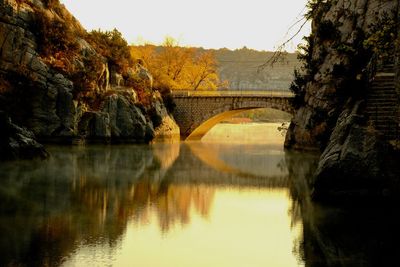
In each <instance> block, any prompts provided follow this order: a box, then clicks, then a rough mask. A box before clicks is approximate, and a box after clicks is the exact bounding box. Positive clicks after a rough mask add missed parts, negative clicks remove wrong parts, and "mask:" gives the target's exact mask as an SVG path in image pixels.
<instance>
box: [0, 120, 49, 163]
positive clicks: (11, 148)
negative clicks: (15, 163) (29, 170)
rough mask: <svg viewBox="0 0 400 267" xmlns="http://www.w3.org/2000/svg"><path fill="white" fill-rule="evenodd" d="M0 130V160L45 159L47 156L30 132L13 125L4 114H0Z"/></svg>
mask: <svg viewBox="0 0 400 267" xmlns="http://www.w3.org/2000/svg"><path fill="white" fill-rule="evenodd" d="M0 129H1V131H0V160H15V159H34V158H41V159H45V158H47V157H48V156H49V154H48V153H47V151H46V150H45V149H44V147H43V146H42V145H41V144H39V143H38V142H36V141H35V136H34V134H33V133H32V132H31V131H28V130H27V129H25V128H21V127H19V126H17V125H15V124H13V123H12V122H11V119H10V118H9V117H8V116H6V114H5V113H4V112H0Z"/></svg>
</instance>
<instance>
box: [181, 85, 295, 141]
mask: <svg viewBox="0 0 400 267" xmlns="http://www.w3.org/2000/svg"><path fill="white" fill-rule="evenodd" d="M292 98H293V96H292V95H291V94H282V93H280V94H279V95H272V94H271V93H270V92H268V95H264V94H258V95H245V96H244V95H242V94H240V95H234V94H229V95H223V94H221V95H219V94H204V95H194V96H193V95H184V94H179V95H175V96H174V100H175V103H176V108H175V111H174V117H175V120H176V122H177V124H178V125H179V127H180V129H181V137H182V139H184V140H200V139H201V138H202V137H203V136H204V135H205V134H206V133H207V132H208V131H209V130H210V129H211V128H212V127H214V126H215V125H216V124H217V123H219V122H221V121H222V120H224V119H227V118H229V117H232V116H233V115H235V114H237V113H241V112H243V111H247V110H252V109H258V108H272V109H278V110H281V111H284V112H287V113H290V114H293V112H294V110H293V106H292Z"/></svg>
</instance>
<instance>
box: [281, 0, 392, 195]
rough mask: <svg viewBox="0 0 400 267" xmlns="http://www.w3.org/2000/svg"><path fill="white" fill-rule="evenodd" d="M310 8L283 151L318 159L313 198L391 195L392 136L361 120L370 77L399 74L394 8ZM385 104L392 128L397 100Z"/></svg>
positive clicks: (336, 0)
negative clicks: (293, 112)
mask: <svg viewBox="0 0 400 267" xmlns="http://www.w3.org/2000/svg"><path fill="white" fill-rule="evenodd" d="M309 6H310V11H309V13H308V15H307V16H308V17H309V18H311V19H312V20H313V23H312V34H311V35H310V36H309V37H308V38H307V44H306V45H305V46H304V47H303V50H304V51H303V56H302V59H303V62H304V64H305V65H304V68H303V69H302V70H301V71H300V72H298V73H297V74H296V78H295V82H294V84H293V86H292V89H293V90H294V91H295V93H296V99H295V105H296V106H297V112H296V115H295V116H294V118H293V120H292V124H291V126H290V129H289V131H288V133H287V136H286V141H285V146H286V147H287V148H292V149H302V150H316V151H321V152H322V156H321V158H320V162H319V166H318V169H317V171H316V175H315V179H314V180H313V181H311V184H312V186H313V195H314V197H315V198H326V199H330V200H332V199H342V198H347V197H354V196H376V197H380V196H387V195H392V196H393V195H395V194H396V193H395V192H396V191H398V189H399V187H398V179H397V178H396V175H395V174H393V172H396V170H398V168H397V167H396V166H394V165H393V164H392V163H393V161H396V152H394V151H393V148H392V146H391V142H392V141H394V140H396V139H397V136H392V138H391V139H388V138H385V133H383V132H382V131H381V130H380V128H379V127H378V126H379V125H377V123H376V122H374V121H373V120H372V119H371V116H370V114H369V113H368V110H370V107H368V106H369V105H370V102H369V100H368V99H369V98H371V97H370V96H371V95H372V93H371V90H372V89H373V88H374V81H375V83H376V81H377V76H379V75H386V76H388V77H389V76H390V75H392V74H393V73H396V72H398V71H396V70H398V65H397V61H398V56H397V55H398V54H397V47H396V42H397V41H396V40H397V31H398V26H397V24H398V10H399V1H375V0H332V1H310V3H309ZM388 62H390V66H392V67H391V68H393V70H392V71H389V73H387V72H388V71H387V70H385V69H384V66H385V64H386V65H387V64H389V63H388ZM392 72H393V73H392ZM378 74H379V75H378ZM393 80H396V78H395V77H394V78H393ZM393 86H395V84H393ZM375 87H376V86H375ZM388 99H389V101H390V102H391V103H392V104H391V105H393V109H394V110H397V113H396V114H394V115H393V118H395V120H396V121H394V123H393V126H390V127H398V122H399V121H398V118H399V116H398V107H399V97H398V94H397V95H393V94H391V95H385V96H383V98H382V100H385V101H386V100H388ZM380 106H385V102H382V104H380ZM378 108H380V107H378ZM385 123H386V122H385ZM396 124H397V126H396ZM393 170H394V171H393Z"/></svg>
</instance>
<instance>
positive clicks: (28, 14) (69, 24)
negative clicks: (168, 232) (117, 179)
mask: <svg viewBox="0 0 400 267" xmlns="http://www.w3.org/2000/svg"><path fill="white" fill-rule="evenodd" d="M55 2H56V4H55V6H52V4H50V3H49V2H48V1H39V0H23V1H17V0H0V97H2V98H4V99H5V101H4V103H5V104H2V106H1V107H0V108H1V109H2V110H4V111H5V112H6V113H7V115H8V116H10V117H11V118H12V120H13V122H14V123H17V124H19V125H23V126H25V127H27V128H28V129H29V130H30V131H32V132H33V134H34V135H35V136H37V137H38V138H39V139H40V140H43V141H44V142H46V141H50V140H56V141H57V142H60V141H61V142H67V143H69V142H71V140H74V139H76V138H78V139H82V138H83V139H88V140H97V141H105V142H109V141H116V142H120V141H128V140H129V141H134V142H148V141H150V140H152V138H153V137H154V136H156V135H162V134H164V130H165V131H166V132H165V133H166V134H167V135H168V134H169V132H170V129H168V127H167V128H165V129H164V128H163V127H162V126H163V125H160V126H159V125H157V126H159V128H157V127H154V125H153V123H152V120H151V118H150V117H151V116H150V114H149V110H151V109H152V106H154V105H155V106H157V107H159V108H157V109H156V113H159V116H161V117H163V120H164V119H165V121H166V124H167V121H168V123H170V124H174V120H173V118H171V117H170V115H169V113H168V112H167V111H166V109H165V107H164V105H163V103H162V99H161V97H155V98H154V99H153V100H154V103H151V105H150V107H145V108H144V107H142V108H140V106H141V104H140V103H139V102H138V97H137V94H136V92H135V90H134V88H131V87H126V86H124V77H123V76H122V75H121V74H120V73H117V72H116V71H115V70H112V71H111V70H110V67H109V65H108V63H107V60H106V59H105V58H102V57H101V56H100V55H99V54H97V52H96V50H95V49H94V48H93V47H92V46H91V45H90V44H89V42H87V41H86V40H85V39H84V38H86V37H85V36H87V33H86V31H85V30H84V29H83V28H82V26H81V25H80V24H79V22H77V21H76V20H75V18H73V16H72V15H71V14H70V13H69V12H68V11H67V10H66V9H65V7H64V6H63V5H61V4H59V3H58V1H55ZM41 16H46V17H48V18H50V19H52V18H56V19H57V21H58V23H61V24H62V26H63V27H65V29H68V31H69V32H70V33H71V34H70V35H71V36H73V38H75V39H76V44H77V48H74V49H75V50H74V51H76V52H74V53H75V54H72V55H71V56H70V59H69V60H70V61H71V62H72V68H74V69H81V70H83V73H84V71H85V69H87V68H88V66H86V64H87V63H86V61H88V60H89V59H92V60H93V58H95V59H96V60H97V61H96V64H97V66H99V69H98V70H97V71H96V72H94V74H95V75H96V78H95V81H96V84H95V85H94V86H93V89H92V91H88V92H86V95H83V96H80V95H77V93H76V91H77V85H76V83H75V81H73V79H72V78H71V77H70V76H71V75H69V73H66V72H65V71H60V70H59V69H58V68H55V67H54V65H56V64H54V62H57V55H54V56H51V57H50V58H47V59H46V58H44V57H43V56H42V54H41V53H40V51H39V48H40V44H39V42H42V41H43V40H41V37H40V35H38V33H37V30H36V28H35V27H37V23H38V19H39V18H40V17H41ZM42 37H43V36H42ZM45 37H46V36H45ZM71 53H72V52H71ZM49 62H50V63H49ZM61 67H62V66H61ZM132 75H135V77H136V78H137V79H143V81H144V84H146V85H147V88H146V90H147V91H148V94H150V95H154V94H157V93H156V92H153V91H152V89H151V83H152V77H151V74H150V73H148V72H146V70H145V69H143V68H134V69H133V73H132ZM88 94H89V95H90V97H91V99H89V100H90V101H89V102H88V100H87V99H88ZM93 96H95V97H96V98H95V100H93V99H94V98H93ZM173 127H175V128H174V129H175V130H176V127H177V126H176V124H175V125H173Z"/></svg>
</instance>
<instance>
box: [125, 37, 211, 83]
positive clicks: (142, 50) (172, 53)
mask: <svg viewBox="0 0 400 267" xmlns="http://www.w3.org/2000/svg"><path fill="white" fill-rule="evenodd" d="M130 52H131V55H132V57H133V58H135V59H137V60H140V61H141V62H143V64H144V65H145V66H146V67H147V68H148V70H149V71H150V73H151V74H152V75H153V78H154V87H155V88H157V89H161V90H163V89H165V88H168V89H173V90H182V89H183V90H210V89H211V90H215V89H217V88H218V85H219V79H218V75H217V63H216V60H215V57H214V54H213V53H212V52H210V51H206V52H203V51H200V50H199V49H196V48H188V47H180V46H178V43H177V42H176V41H175V40H174V39H172V38H166V39H165V41H164V43H163V44H162V46H161V47H157V46H154V45H142V46H132V47H131V50H130Z"/></svg>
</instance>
